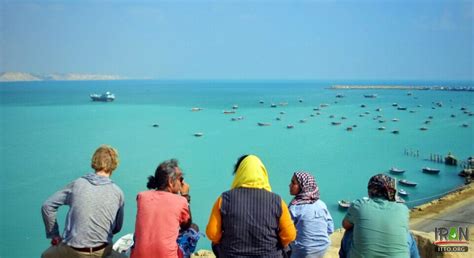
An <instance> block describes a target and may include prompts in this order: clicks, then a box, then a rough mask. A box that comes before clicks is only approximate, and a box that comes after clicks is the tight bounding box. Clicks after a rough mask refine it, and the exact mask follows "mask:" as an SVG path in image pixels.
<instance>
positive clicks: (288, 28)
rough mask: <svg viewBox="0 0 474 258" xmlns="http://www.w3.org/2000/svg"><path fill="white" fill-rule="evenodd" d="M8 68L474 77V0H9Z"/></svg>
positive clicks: (3, 60) (156, 74)
mask: <svg viewBox="0 0 474 258" xmlns="http://www.w3.org/2000/svg"><path fill="white" fill-rule="evenodd" d="M0 3H1V4H0V19H1V20H0V71H22V72H33V73H70V72H78V73H99V74H116V75H122V76H127V77H131V78H155V79H232V80H234V79H316V80H318V79H323V80H324V79H337V80H351V79H358V80H366V79H369V80H393V79H396V80H473V78H474V68H473V50H474V44H473V43H474V42H473V39H474V32H473V8H474V7H473V6H474V4H473V1H459V0H452V1H421V0H415V1H404V0H399V1H384V0H379V1H356V0H352V1H309V0H308V1H297V0H294V1H281V0H272V1H256V0H255V1H249V0H247V1H228V0H220V1H198V0H194V1H191V0H189V1H179V0H178V1H120V0H119V1H72V0H71V1H23V0H19V1H10V0H0Z"/></svg>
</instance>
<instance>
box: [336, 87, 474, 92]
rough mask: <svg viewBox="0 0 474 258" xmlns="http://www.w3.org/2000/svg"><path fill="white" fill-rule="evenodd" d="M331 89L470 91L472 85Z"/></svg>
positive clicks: (340, 88)
mask: <svg viewBox="0 0 474 258" xmlns="http://www.w3.org/2000/svg"><path fill="white" fill-rule="evenodd" d="M329 89H332V90H368V89H369V90H438V91H470V92H474V86H410V85H333V86H331V87H330V88H329Z"/></svg>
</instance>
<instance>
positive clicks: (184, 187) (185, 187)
mask: <svg viewBox="0 0 474 258" xmlns="http://www.w3.org/2000/svg"><path fill="white" fill-rule="evenodd" d="M179 192H180V194H181V196H183V197H184V198H186V200H187V201H188V203H191V195H189V184H187V183H185V182H183V183H182V184H181V190H180V191H179Z"/></svg>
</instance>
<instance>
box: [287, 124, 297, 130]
mask: <svg viewBox="0 0 474 258" xmlns="http://www.w3.org/2000/svg"><path fill="white" fill-rule="evenodd" d="M286 128H288V129H293V128H295V126H294V125H287V126H286Z"/></svg>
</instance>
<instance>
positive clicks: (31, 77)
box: [0, 72, 126, 82]
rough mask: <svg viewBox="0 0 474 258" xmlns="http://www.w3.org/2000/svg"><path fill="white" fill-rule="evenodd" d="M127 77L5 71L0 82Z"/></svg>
mask: <svg viewBox="0 0 474 258" xmlns="http://www.w3.org/2000/svg"><path fill="white" fill-rule="evenodd" d="M124 79H126V78H125V77H121V76H118V75H106V74H81V73H66V74H59V73H53V74H33V73H22V72H4V73H0V82H13V81H100V80H124Z"/></svg>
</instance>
